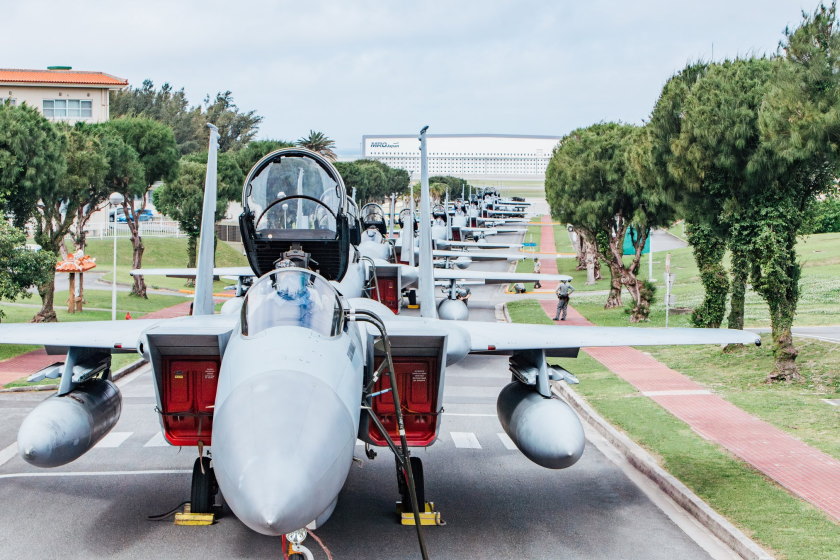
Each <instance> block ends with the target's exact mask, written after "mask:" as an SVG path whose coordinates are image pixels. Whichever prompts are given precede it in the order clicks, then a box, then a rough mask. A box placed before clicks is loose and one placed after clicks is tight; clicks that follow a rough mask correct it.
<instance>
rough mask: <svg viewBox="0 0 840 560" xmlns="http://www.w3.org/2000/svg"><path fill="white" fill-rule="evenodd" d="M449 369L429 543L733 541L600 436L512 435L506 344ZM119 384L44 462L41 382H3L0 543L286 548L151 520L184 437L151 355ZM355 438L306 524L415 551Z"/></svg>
mask: <svg viewBox="0 0 840 560" xmlns="http://www.w3.org/2000/svg"><path fill="white" fill-rule="evenodd" d="M495 266H506V265H505V264H496V265H495ZM498 289H499V288H498V287H486V288H484V287H479V288H476V289H474V290H473V292H474V296H473V300H472V303H471V310H472V311H471V313H472V319H481V320H493V312H494V309H495V305H494V301H493V300H494V296H495V294H496V293H497V290H498ZM446 376H447V385H446V390H445V400H444V408H445V413H444V419H443V426H442V428H441V432H440V439H439V441H438V442H437V443H435V444H434V445H433V446H432V447H430V448H427V449H418V450H416V452H415V454H416V455H417V456H419V457H421V458H422V459H423V462H424V467H425V477H426V495H427V499H430V500H433V501H434V502H435V503H436V504H437V506H438V508H439V510H440V511H441V512H442V515H443V518H444V520H445V521H446V523H447V524H446V526H444V527H428V528H426V531H425V534H426V538H427V542H428V548H429V552H430V555H431V557H432V558H436V559H441V558H447V559H476V558H517V559H518V558H531V559H556V558H563V559H578V558H580V559H589V558H621V559H634V558H638V559H672V558H681V559H701V558H709V557H710V552H708V551H707V550H706V548H708V549H709V550H712V552H713V553H714V557H720V558H727V557H730V556H728V555H727V553H726V552H725V551H720V550H717V549H716V548H715V547H716V546H717V545H715V544H714V543H713V542H712V541H710V540H709V539H707V537H705V536H703V535H702V534H699V536H698V534H695V533H697V531H696V529H695V528H693V526H692V524H691V523H690V522H687V521H686V520H685V519H684V518H683V516H681V515H680V514H679V513H675V512H673V511H671V508H670V507H669V506H668V503H667V500H666V499H664V498H662V496H660V495H659V494H658V493H657V492H656V491H654V490H653V489H651V488H649V487H648V485H644V484H643V485H642V486H637V484H636V483H634V482H633V481H632V480H631V478H629V477H628V475H627V474H625V470H623V468H622V466H621V465H620V462H619V464H617V463H616V462H615V461H614V459H613V458H612V453H611V451H610V450H609V448H608V447H604V448H603V449H604V451H603V452H602V450H601V448H600V447H599V446H601V445H604V444H603V443H599V446H595V445H589V446H588V447H587V449H586V451H585V453H584V455H583V458H582V459H581V460H580V461H579V462H578V463H577V464H576V465H575V466H574V467H572V468H570V469H566V470H561V471H551V470H546V469H543V468H541V467H538V466H536V465H534V464H533V463H531V462H530V461H528V460H527V459H526V458H525V457H523V456H522V455H521V454H520V453H519V452H518V451H517V450H515V449H510V444H509V442H508V441H507V440H506V439H505V438H504V437H502V435H501V434H502V433H503V431H502V429H501V426H500V425H499V421H498V419H497V418H496V413H495V400H496V395H497V394H498V391H499V389H500V388H501V387H502V386H504V385H505V384H506V383H507V382H508V381H509V380H510V374H509V373H508V370H507V359H506V358H505V357H494V356H475V357H470V358H468V359H466V360H464V361H462V362H461V363H460V364H458V365H456V366H452V367H449V368H448V369H447V372H446ZM120 385H121V389H122V392H123V397H124V399H123V415H122V418H121V419H120V421H119V423H118V425H117V426H116V427H115V428H114V430H113V431H112V433H111V434H109V436H107V438H106V439H105V440H103V441H102V442H100V444H99V445H98V446H97V448H95V449H93V450H91V451H90V452H89V453H87V454H86V455H85V456H83V457H82V458H81V459H79V460H78V461H76V462H75V463H72V464H70V465H67V466H65V467H60V468H57V469H51V470H40V469H36V468H34V467H30V466H28V465H27V464H26V463H24V462H23V461H22V460H21V459H20V458H18V457H17V456H16V455H14V454H13V453H12V451H13V447H11V446H13V444H14V441H15V437H16V433H17V428H18V426H19V425H20V422H21V421H22V420H23V418H24V416H25V415H26V413H27V412H28V411H29V410H31V409H32V407H34V406H35V405H36V404H37V402H39V401H40V400H41V399H43V398H44V397H45V395H44V394H43V393H41V394H19V393H17V394H14V393H6V394H2V395H0V419H1V420H0V503H2V504H3V507H2V508H0V527H2V528H3V531H2V532H0V551H2V552H0V556H2V557H4V558H56V557H61V558H65V559H72V558H100V557H108V558H125V559H129V558H131V559H135V558H179V559H184V560H187V559H190V558H196V559H205V558H207V557H208V556H212V557H215V558H281V552H280V540H279V539H278V538H269V537H264V536H261V535H258V534H256V533H254V532H252V531H250V530H249V529H247V528H246V527H245V526H244V525H242V524H241V523H240V522H239V521H238V520H237V519H236V518H235V517H233V516H231V515H228V516H226V517H223V518H222V519H220V520H219V522H218V523H217V524H216V525H214V526H212V527H177V526H174V525H173V524H172V523H171V522H161V521H149V520H147V516H149V515H153V514H158V513H162V512H165V511H167V510H169V509H171V508H173V507H175V506H177V505H178V504H179V503H181V502H182V501H184V500H186V499H188V497H189V485H190V475H189V471H190V469H191V467H192V463H193V461H194V459H195V450H194V449H192V448H184V449H178V448H172V447H169V446H166V445H165V444H163V442H162V438H161V436H160V433H159V427H158V426H159V424H158V419H157V415H156V413H155V412H154V396H153V387H152V378H151V375H150V373H149V371H148V369H146V368H144V369H143V370H140V371H139V372H138V373H136V374H132V375H130V376H128V377H126V378H124V379H123V380H121V382H120ZM547 428H549V427H547ZM593 439H595V438H593ZM591 441H592V440H591ZM357 450H358V451H357V456H358V457H359V458H360V462H359V464H358V466H356V467H354V468H352V470H351V473H350V476H349V478H348V480H347V483H346V486H345V488H344V490H343V492H342V494H341V496H340V499H339V503H338V507H337V509H336V511H335V513H334V514H333V517H332V519H331V520H330V521H329V522H328V523H327V524H326V525H324V526H323V527H322V528H321V529H319V530H318V531H316V532H317V534H318V535H319V536H320V538H321V539H323V541H324V542H325V543H326V545H327V546H328V547H329V548H330V549H331V551H332V553H333V556H334V558H336V560H339V559H359V558H364V559H394V558H419V557H420V556H419V553H418V548H417V542H416V537H415V533H414V529H413V528H410V527H402V526H400V525H399V524H398V523H397V521H396V515H395V512H394V501H395V500H396V499H397V487H396V479H395V469H394V462H393V458H392V457H391V456H390V455H389V453H388V452H387V451H386V450H382V451H380V453H379V456H378V457H377V458H376V459H375V460H373V461H370V460H368V459H367V458H366V457H365V455H364V453H363V448H362V447H361V446H359V447H357ZM605 453H606V454H605ZM630 476H634V475H633V473H632V472H630ZM655 502H656V503H661V504H663V507H664V508H665V511H667V512H668V513H666V512H665V511H663V510H662V509H660V507H659V506H658V505H656V503H655ZM690 534H691V535H692V536H689V535H690ZM695 539H696V540H695ZM698 541H699V542H700V543H701V544H702V546H701V544H698ZM306 544H307V545H308V546H309V547H310V549H312V550H313V551H314V552H315V558H324V557H325V556H324V555H323V554H322V553H320V552H319V551H318V550H317V545H315V543H314V542H313V540H312V539H309V540H307V542H306ZM704 547H706V548H704Z"/></svg>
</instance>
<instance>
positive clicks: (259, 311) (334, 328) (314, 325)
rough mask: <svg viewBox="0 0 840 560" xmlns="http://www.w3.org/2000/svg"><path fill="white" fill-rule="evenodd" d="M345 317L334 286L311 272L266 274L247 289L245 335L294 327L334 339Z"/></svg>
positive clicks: (280, 270) (290, 269) (282, 270)
mask: <svg viewBox="0 0 840 560" xmlns="http://www.w3.org/2000/svg"><path fill="white" fill-rule="evenodd" d="M287 262H288V261H287ZM343 318H344V311H343V308H342V305H341V299H340V297H339V295H338V292H337V291H336V290H335V288H334V287H333V286H332V284H330V283H329V282H328V281H327V280H326V279H324V278H323V277H322V276H320V275H318V274H315V273H313V272H312V271H311V270H307V269H304V268H297V267H292V266H290V267H287V268H278V269H277V270H274V271H272V272H270V273H268V274H266V275H265V276H263V277H262V278H260V279H259V280H257V281H256V282H254V285H253V286H251V288H250V289H249V290H248V293H247V295H246V296H245V301H244V303H243V304H242V334H244V335H245V336H254V335H256V334H259V333H260V332H262V331H264V330H267V329H270V328H273V327H279V326H293V327H304V328H307V329H311V330H313V331H315V332H317V333H318V334H321V335H323V336H335V335H337V334H338V333H340V332H341V330H342V329H343V328H344V327H343Z"/></svg>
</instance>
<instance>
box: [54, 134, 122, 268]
mask: <svg viewBox="0 0 840 560" xmlns="http://www.w3.org/2000/svg"><path fill="white" fill-rule="evenodd" d="M74 131H75V134H74V136H73V138H74V142H73V143H72V144H71V145H70V146H69V147H68V152H67V164H68V175H70V177H71V179H70V180H71V181H75V182H77V184H76V186H75V189H74V190H75V191H76V192H77V193H79V195H80V196H81V198H80V199H79V201H78V204H77V205H76V216H75V220H74V225H73V230H72V231H71V233H72V235H73V245H74V246H75V247H76V249H77V250H81V251H84V250H85V246H86V244H87V234H86V231H85V228H86V227H87V223H88V221H89V220H90V218H91V216H92V215H93V213H94V212H96V210H98V209H99V207H100V206H101V205H102V204H103V203H104V202H105V201H106V200H107V199H108V195H109V194H110V193H111V192H112V191H111V189H109V188H108V184H107V183H106V177H107V176H108V172H109V169H111V168H112V164H111V162H110V161H109V159H110V158H109V155H110V154H109V150H108V143H107V141H106V142H103V141H102V135H101V134H100V132H99V127H97V126H93V125H88V124H85V123H81V122H80V123H76V125H75V127H74ZM63 247H64V245H63V244H62V248H63Z"/></svg>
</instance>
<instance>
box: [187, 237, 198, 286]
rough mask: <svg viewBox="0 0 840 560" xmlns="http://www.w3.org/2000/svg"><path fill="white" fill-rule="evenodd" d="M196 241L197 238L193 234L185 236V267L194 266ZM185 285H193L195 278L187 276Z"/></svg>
mask: <svg viewBox="0 0 840 560" xmlns="http://www.w3.org/2000/svg"><path fill="white" fill-rule="evenodd" d="M197 242H198V239H197V238H195V237H193V236H189V237H187V268H195V264H196V255H195V253H196V245H197ZM186 285H187V286H189V287H192V286H195V278H189V279H188V280H187V284H186Z"/></svg>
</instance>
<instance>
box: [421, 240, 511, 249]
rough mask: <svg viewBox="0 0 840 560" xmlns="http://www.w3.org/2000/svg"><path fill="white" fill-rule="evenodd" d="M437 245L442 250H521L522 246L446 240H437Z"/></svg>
mask: <svg viewBox="0 0 840 560" xmlns="http://www.w3.org/2000/svg"><path fill="white" fill-rule="evenodd" d="M435 244H436V245H438V246H439V247H441V248H444V249H445V248H446V247H469V248H471V249H519V248H520V247H522V244H521V243H519V244H510V243H487V242H484V241H447V240H444V239H436V240H435Z"/></svg>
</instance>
